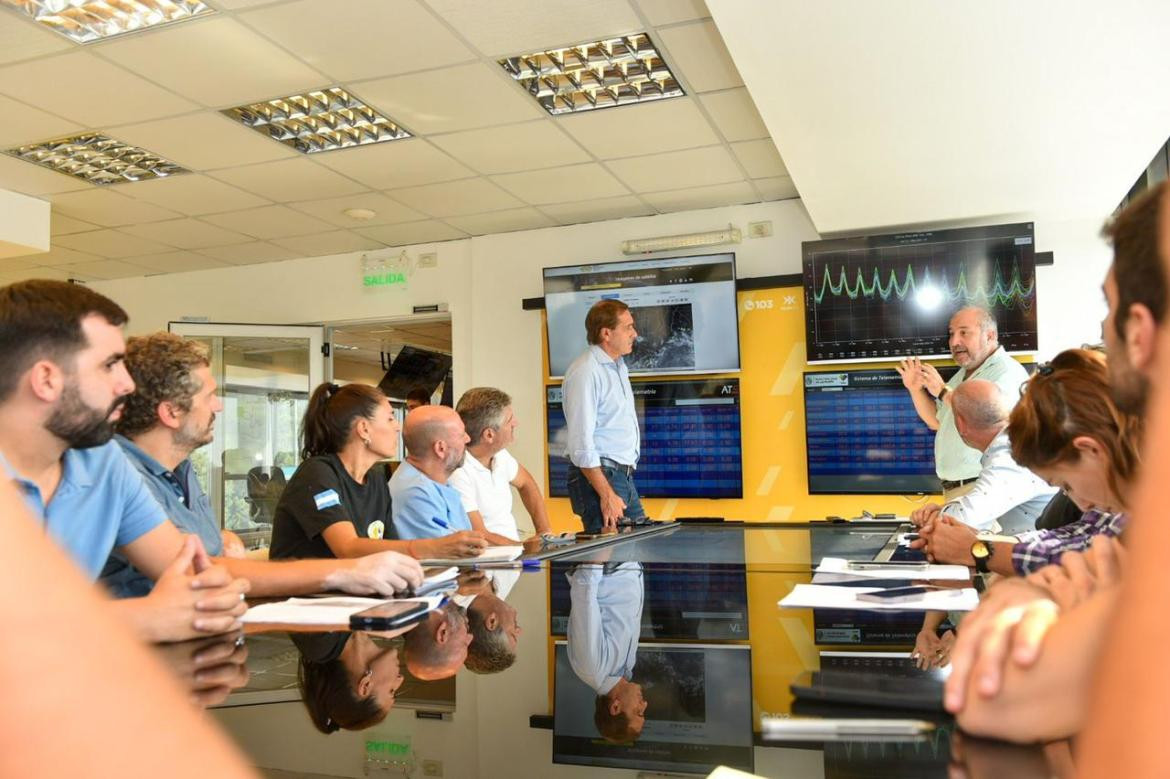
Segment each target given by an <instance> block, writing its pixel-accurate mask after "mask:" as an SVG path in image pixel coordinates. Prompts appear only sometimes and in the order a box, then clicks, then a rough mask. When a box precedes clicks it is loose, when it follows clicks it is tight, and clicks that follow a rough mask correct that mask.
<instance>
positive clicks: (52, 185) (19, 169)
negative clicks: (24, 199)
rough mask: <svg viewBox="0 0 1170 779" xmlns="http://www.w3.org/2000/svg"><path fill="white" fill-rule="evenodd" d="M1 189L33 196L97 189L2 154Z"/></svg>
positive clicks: (79, 180) (63, 174) (87, 183)
mask: <svg viewBox="0 0 1170 779" xmlns="http://www.w3.org/2000/svg"><path fill="white" fill-rule="evenodd" d="M0 188H3V189H8V190H11V191H13V192H20V193H21V194H25V195H33V196H40V195H52V194H56V193H58V192H77V191H79V190H88V189H96V187H95V186H94V185H93V184H90V183H89V182H88V181H82V180H81V179H78V178H74V177H73V176H70V175H67V174H65V173H58V172H57V171H55V170H49V169H48V168H45V167H42V166H41V165H37V164H36V163H34V162H29V161H28V160H20V159H17V158H16V157H9V156H8V155H7V154H0Z"/></svg>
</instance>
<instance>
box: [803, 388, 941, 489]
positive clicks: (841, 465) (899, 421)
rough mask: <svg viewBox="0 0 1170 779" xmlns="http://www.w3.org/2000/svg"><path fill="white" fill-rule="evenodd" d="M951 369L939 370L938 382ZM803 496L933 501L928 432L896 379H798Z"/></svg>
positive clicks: (931, 436) (930, 436)
mask: <svg viewBox="0 0 1170 779" xmlns="http://www.w3.org/2000/svg"><path fill="white" fill-rule="evenodd" d="M955 370H956V368H954V367H949V368H940V369H939V372H940V373H941V374H943V376H944V378H949V377H950V376H953V375H954V372H955ZM804 424H805V446H806V451H807V454H808V491H809V494H810V495H841V494H863V495H880V494H894V495H907V494H919V493H921V494H935V493H938V492H939V491H941V489H942V485H941V484H940V483H939V480H938V476H937V475H936V474H935V469H934V431H933V430H931V429H930V428H928V427H927V426H926V424H925V423H924V422H923V421H922V420H921V419H919V418H918V414H917V412H916V411H915V410H914V401H913V400H912V399H911V398H910V394H909V393H908V392H907V391H906V388H905V387H903V386H902V380H901V378H899V376H898V373H897V372H896V371H892V370H888V371H839V372H838V371H828V372H820V373H806V374H804Z"/></svg>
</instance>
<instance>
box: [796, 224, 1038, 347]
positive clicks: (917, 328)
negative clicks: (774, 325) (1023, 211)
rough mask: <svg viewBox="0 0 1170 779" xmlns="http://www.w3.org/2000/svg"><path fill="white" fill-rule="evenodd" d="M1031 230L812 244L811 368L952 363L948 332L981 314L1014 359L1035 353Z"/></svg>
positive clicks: (807, 265) (807, 250) (808, 275)
mask: <svg viewBox="0 0 1170 779" xmlns="http://www.w3.org/2000/svg"><path fill="white" fill-rule="evenodd" d="M1032 232H1033V231H1032V225H1031V224H1030V223H1027V224H1016V225H998V226H994V227H977V228H964V229H960V230H938V231H931V232H919V233H901V234H895V235H882V236H869V237H864V238H848V239H835V240H829V241H815V242H807V243H805V244H804V245H803V249H804V268H803V270H804V290H805V316H806V325H807V331H808V358H809V361H810V362H817V361H839V360H850V359H855V360H862V359H870V360H872V359H883V358H892V359H896V358H899V357H903V356H906V355H920V356H928V355H931V356H941V355H946V354H948V353H949V347H948V345H947V324H948V322H949V320H950V318H951V316H953V315H954V313H955V312H956V311H958V310H959V309H961V308H963V307H965V306H970V305H976V306H981V307H983V308H986V309H987V310H989V311H990V312H992V314H994V316H995V318H996V320H997V322H998V334H999V342H1000V343H1001V344H1003V345H1004V347H1005V348H1007V350H1008V351H1013V352H1026V351H1033V350H1035V349H1036V263H1035V253H1034V241H1033V234H1032Z"/></svg>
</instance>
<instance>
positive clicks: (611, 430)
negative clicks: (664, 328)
mask: <svg viewBox="0 0 1170 779" xmlns="http://www.w3.org/2000/svg"><path fill="white" fill-rule="evenodd" d="M585 337H586V340H588V341H589V344H590V346H589V348H588V349H586V350H585V351H584V352H583V353H582V354H581V356H580V357H578V358H577V359H576V360H574V361H573V364H572V365H570V366H569V369H568V370H567V371H565V384H564V409H565V421H566V423H567V425H568V434H569V443H568V445H567V446H566V448H565V456H566V457H567V458H569V476H568V488H569V501H570V502H571V503H572V506H573V512H574V513H576V514H577V515H579V516H580V517H581V521H582V523H583V524H584V526H585V532H587V533H599V532H602V531H615V530H617V523H618V520H619V519H622V518H623V517H625V518H627V519H630V520H633V521H635V522H639V521H644V520H645V519H646V512H645V510H644V509H643V508H642V500H641V498H639V497H638V489H637V487H635V486H634V470H635V469H636V468H637V466H638V454H639V451H640V445H641V434H640V432H639V430H638V415H637V412H636V411H635V410H634V391H633V388H632V387H631V386H630V372H629V370H628V369H627V368H626V364H625V361H624V360H623V359H622V358H623V357H624V356H625V355H627V354H629V353H630V352H632V351H633V350H634V341H635V340H636V339H637V337H638V331H637V330H636V329H635V328H634V315H633V314H631V313H630V307H629V306H627V305H626V304H625V303H623V302H621V301H620V300H614V299H607V300H599V301H598V302H596V303H594V304H593V307H592V308H590V309H589V313H588V314H587V315H586V316H585Z"/></svg>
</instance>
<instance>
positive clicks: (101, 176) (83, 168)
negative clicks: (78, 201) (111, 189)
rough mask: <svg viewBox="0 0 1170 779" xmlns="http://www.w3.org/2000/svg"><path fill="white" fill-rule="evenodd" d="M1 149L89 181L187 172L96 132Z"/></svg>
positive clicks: (111, 181)
mask: <svg viewBox="0 0 1170 779" xmlns="http://www.w3.org/2000/svg"><path fill="white" fill-rule="evenodd" d="M5 153H6V154H11V155H12V156H13V157H19V158H20V159H22V160H28V161H29V162H35V163H36V164H38V165H44V166H45V167H46V168H49V169H50V170H55V171H57V172H58V173H65V174H68V175H70V176H74V177H76V178H79V179H81V180H83V181H88V182H90V183H91V184H121V183H123V182H126V181H148V180H150V179H161V178H166V177H167V176H176V175H179V174H181V173H190V172H191V171H189V170H187V169H186V168H183V167H180V166H178V165H176V164H175V163H173V162H171V161H170V160H165V159H163V158H162V157H160V156H158V155H157V154H154V153H152V152H148V151H147V150H146V149H140V148H138V147H137V146H131V145H130V144H128V143H122V142H121V141H116V140H114V139H113V138H110V137H108V136H105V135H101V134H99V133H85V134H83V135H74V136H73V137H71V138H60V139H57V140H53V141H42V142H41V143H32V144H29V145H28V146H21V147H18V148H16V149H8V150H7V151H6V152H5Z"/></svg>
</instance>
